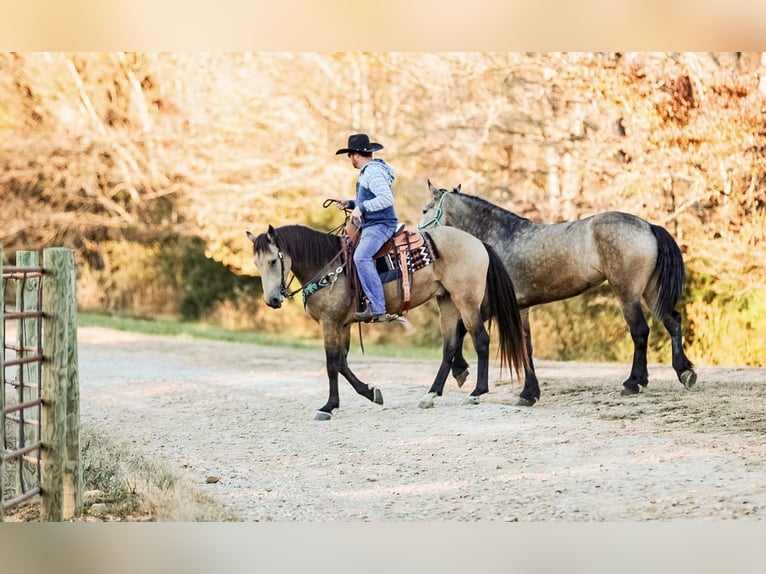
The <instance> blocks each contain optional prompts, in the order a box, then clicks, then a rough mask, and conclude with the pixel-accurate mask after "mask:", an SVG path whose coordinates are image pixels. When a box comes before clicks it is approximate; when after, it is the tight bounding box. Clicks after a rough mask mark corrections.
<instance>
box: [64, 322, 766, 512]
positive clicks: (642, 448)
mask: <svg viewBox="0 0 766 574" xmlns="http://www.w3.org/2000/svg"><path fill="white" fill-rule="evenodd" d="M79 340H80V350H79V353H80V373H81V374H80V379H81V416H82V418H83V420H84V421H87V422H90V423H94V424H97V425H99V426H103V428H104V430H105V431H107V432H110V433H113V434H116V435H119V436H122V437H129V439H130V441H131V444H132V445H133V446H134V447H135V449H137V451H139V452H140V453H142V454H143V455H145V456H147V457H149V458H151V457H162V458H163V459H164V460H165V462H167V463H168V464H169V465H170V466H173V467H176V468H179V469H183V471H184V472H185V473H187V474H188V476H189V477H190V478H191V479H192V480H193V481H194V482H195V483H198V484H199V485H200V487H201V488H203V489H205V490H206V491H207V492H208V493H210V494H211V495H212V496H213V497H215V498H216V499H218V500H220V501H222V502H223V503H224V504H226V505H227V506H228V507H230V508H231V509H233V510H234V511H235V512H236V513H237V514H238V515H239V516H240V517H241V518H242V519H243V520H245V521H270V520H274V521H330V520H343V521H421V520H453V521H474V520H504V521H517V520H518V521H541V520H553V521H603V520H617V521H622V520H638V521H646V520H668V519H687V518H688V519H710V520H719V519H730V518H738V519H746V520H764V519H766V440H764V439H765V438H766V369H753V368H718V367H704V366H703V367H700V368H699V369H698V372H699V380H698V383H697V386H696V387H695V389H693V390H691V391H687V390H685V389H684V388H683V387H682V386H681V385H680V384H679V383H678V382H677V380H676V379H675V376H674V373H673V371H672V369H671V368H670V366H669V365H652V366H650V371H649V375H650V383H649V386H648V388H647V389H646V392H644V393H642V394H641V395H638V396H634V397H622V396H620V394H619V391H620V389H621V381H622V380H623V379H624V378H625V376H626V373H627V371H628V366H626V365H613V364H586V363H559V362H549V361H537V362H536V363H537V372H538V377H539V379H540V381H541V388H542V400H541V401H540V402H539V403H538V404H537V405H535V406H534V407H532V408H521V407H515V406H513V405H514V403H515V401H516V397H517V395H518V393H519V391H520V383H519V382H518V381H516V380H514V381H513V382H509V380H508V372H507V370H506V371H505V372H504V373H503V380H498V375H499V374H500V373H499V369H498V365H497V364H494V365H492V366H491V370H490V393H489V395H485V397H483V398H482V404H480V405H477V406H468V405H463V404H461V403H462V400H463V399H464V398H465V397H466V395H467V394H468V393H469V392H470V390H471V388H472V386H473V384H474V379H473V376H471V377H469V380H468V382H467V383H466V385H465V386H464V387H463V389H458V388H457V386H456V384H455V383H454V381H453V380H450V381H449V382H448V384H447V387H446V389H445V395H444V396H443V397H441V398H440V399H439V400H437V405H436V407H435V408H433V409H429V410H423V409H419V408H418V407H417V404H418V402H419V400H420V398H421V397H422V396H423V395H424V394H425V392H426V390H427V388H428V386H429V385H430V383H431V380H432V377H433V375H434V374H435V372H436V368H437V364H436V361H432V360H391V359H381V358H376V357H373V356H371V355H369V354H368V355H364V356H362V355H360V354H359V352H358V349H356V350H353V349H352V355H353V356H352V358H351V361H350V362H351V366H352V368H353V369H354V370H355V371H356V373H357V374H358V375H359V376H360V378H361V379H362V380H364V381H366V382H368V383H370V384H373V385H376V386H379V387H380V388H381V390H382V391H383V397H384V400H385V404H384V405H383V406H382V407H381V406H378V405H375V404H372V403H369V402H367V401H366V400H365V399H362V398H361V397H359V396H358V395H356V394H354V392H353V390H352V389H351V386H350V385H347V384H346V383H345V381H342V383H341V384H342V386H341V409H340V411H339V412H338V413H337V415H336V416H335V417H334V419H333V420H332V421H329V422H316V421H314V420H313V415H314V412H315V410H316V409H317V408H318V407H320V406H321V405H322V404H324V402H325V400H326V398H327V382H326V375H325V370H324V353H323V352H322V351H321V350H317V351H304V350H300V351H299V350H294V349H286V348H275V347H260V346H255V345H247V344H230V343H222V342H211V341H201V340H195V339H187V338H164V337H154V336H144V335H136V334H131V333H123V332H117V331H111V330H108V329H101V328H82V329H81V330H80V332H79ZM370 352H371V350H370V349H368V353H370ZM472 372H474V373H475V365H472ZM208 477H216V478H218V479H219V480H218V482H214V483H210V484H208V483H207V479H208Z"/></svg>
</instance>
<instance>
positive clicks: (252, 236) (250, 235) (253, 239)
mask: <svg viewBox="0 0 766 574" xmlns="http://www.w3.org/2000/svg"><path fill="white" fill-rule="evenodd" d="M245 233H247V238H248V239H249V240H250V241H252V242H253V243H255V235H253V234H252V233H250V232H249V231H245Z"/></svg>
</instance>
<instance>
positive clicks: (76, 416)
mask: <svg viewBox="0 0 766 574" xmlns="http://www.w3.org/2000/svg"><path fill="white" fill-rule="evenodd" d="M70 253H71V257H70V265H71V267H70V269H69V273H68V280H69V286H68V288H67V292H68V293H69V305H68V306H67V309H68V310H69V315H68V317H67V325H68V326H69V328H68V331H67V336H68V337H67V338H68V351H69V354H68V359H67V367H68V368H67V394H66V397H67V405H66V414H67V437H66V448H67V451H66V467H65V476H71V477H72V493H73V494H72V495H73V497H74V515H75V516H81V515H82V511H83V501H82V487H83V481H82V453H81V451H80V366H79V353H78V350H77V271H76V266H75V261H74V252H70Z"/></svg>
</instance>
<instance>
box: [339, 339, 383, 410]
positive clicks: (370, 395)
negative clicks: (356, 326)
mask: <svg viewBox="0 0 766 574" xmlns="http://www.w3.org/2000/svg"><path fill="white" fill-rule="evenodd" d="M342 334H343V347H344V352H343V356H342V358H341V364H340V374H341V375H343V376H344V377H345V378H346V380H347V381H348V382H349V383H350V384H351V386H352V387H354V390H355V391H356V392H357V393H358V394H360V395H362V396H363V397H364V398H366V399H369V400H370V401H372V402H373V403H376V404H378V405H382V404H383V393H382V392H381V391H380V389H379V388H378V387H371V386H369V385H368V384H366V383H364V382H362V381H361V380H359V378H358V377H357V376H356V375H355V374H354V373H353V371H352V370H351V368H350V367H349V366H348V349H349V346H350V344H351V326H350V325H347V326H346V328H345V330H343V331H342Z"/></svg>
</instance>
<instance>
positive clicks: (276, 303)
mask: <svg viewBox="0 0 766 574" xmlns="http://www.w3.org/2000/svg"><path fill="white" fill-rule="evenodd" d="M265 301H266V305H268V306H269V307H271V308H272V309H279V308H280V307H281V306H282V297H269V298H268V299H265Z"/></svg>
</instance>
